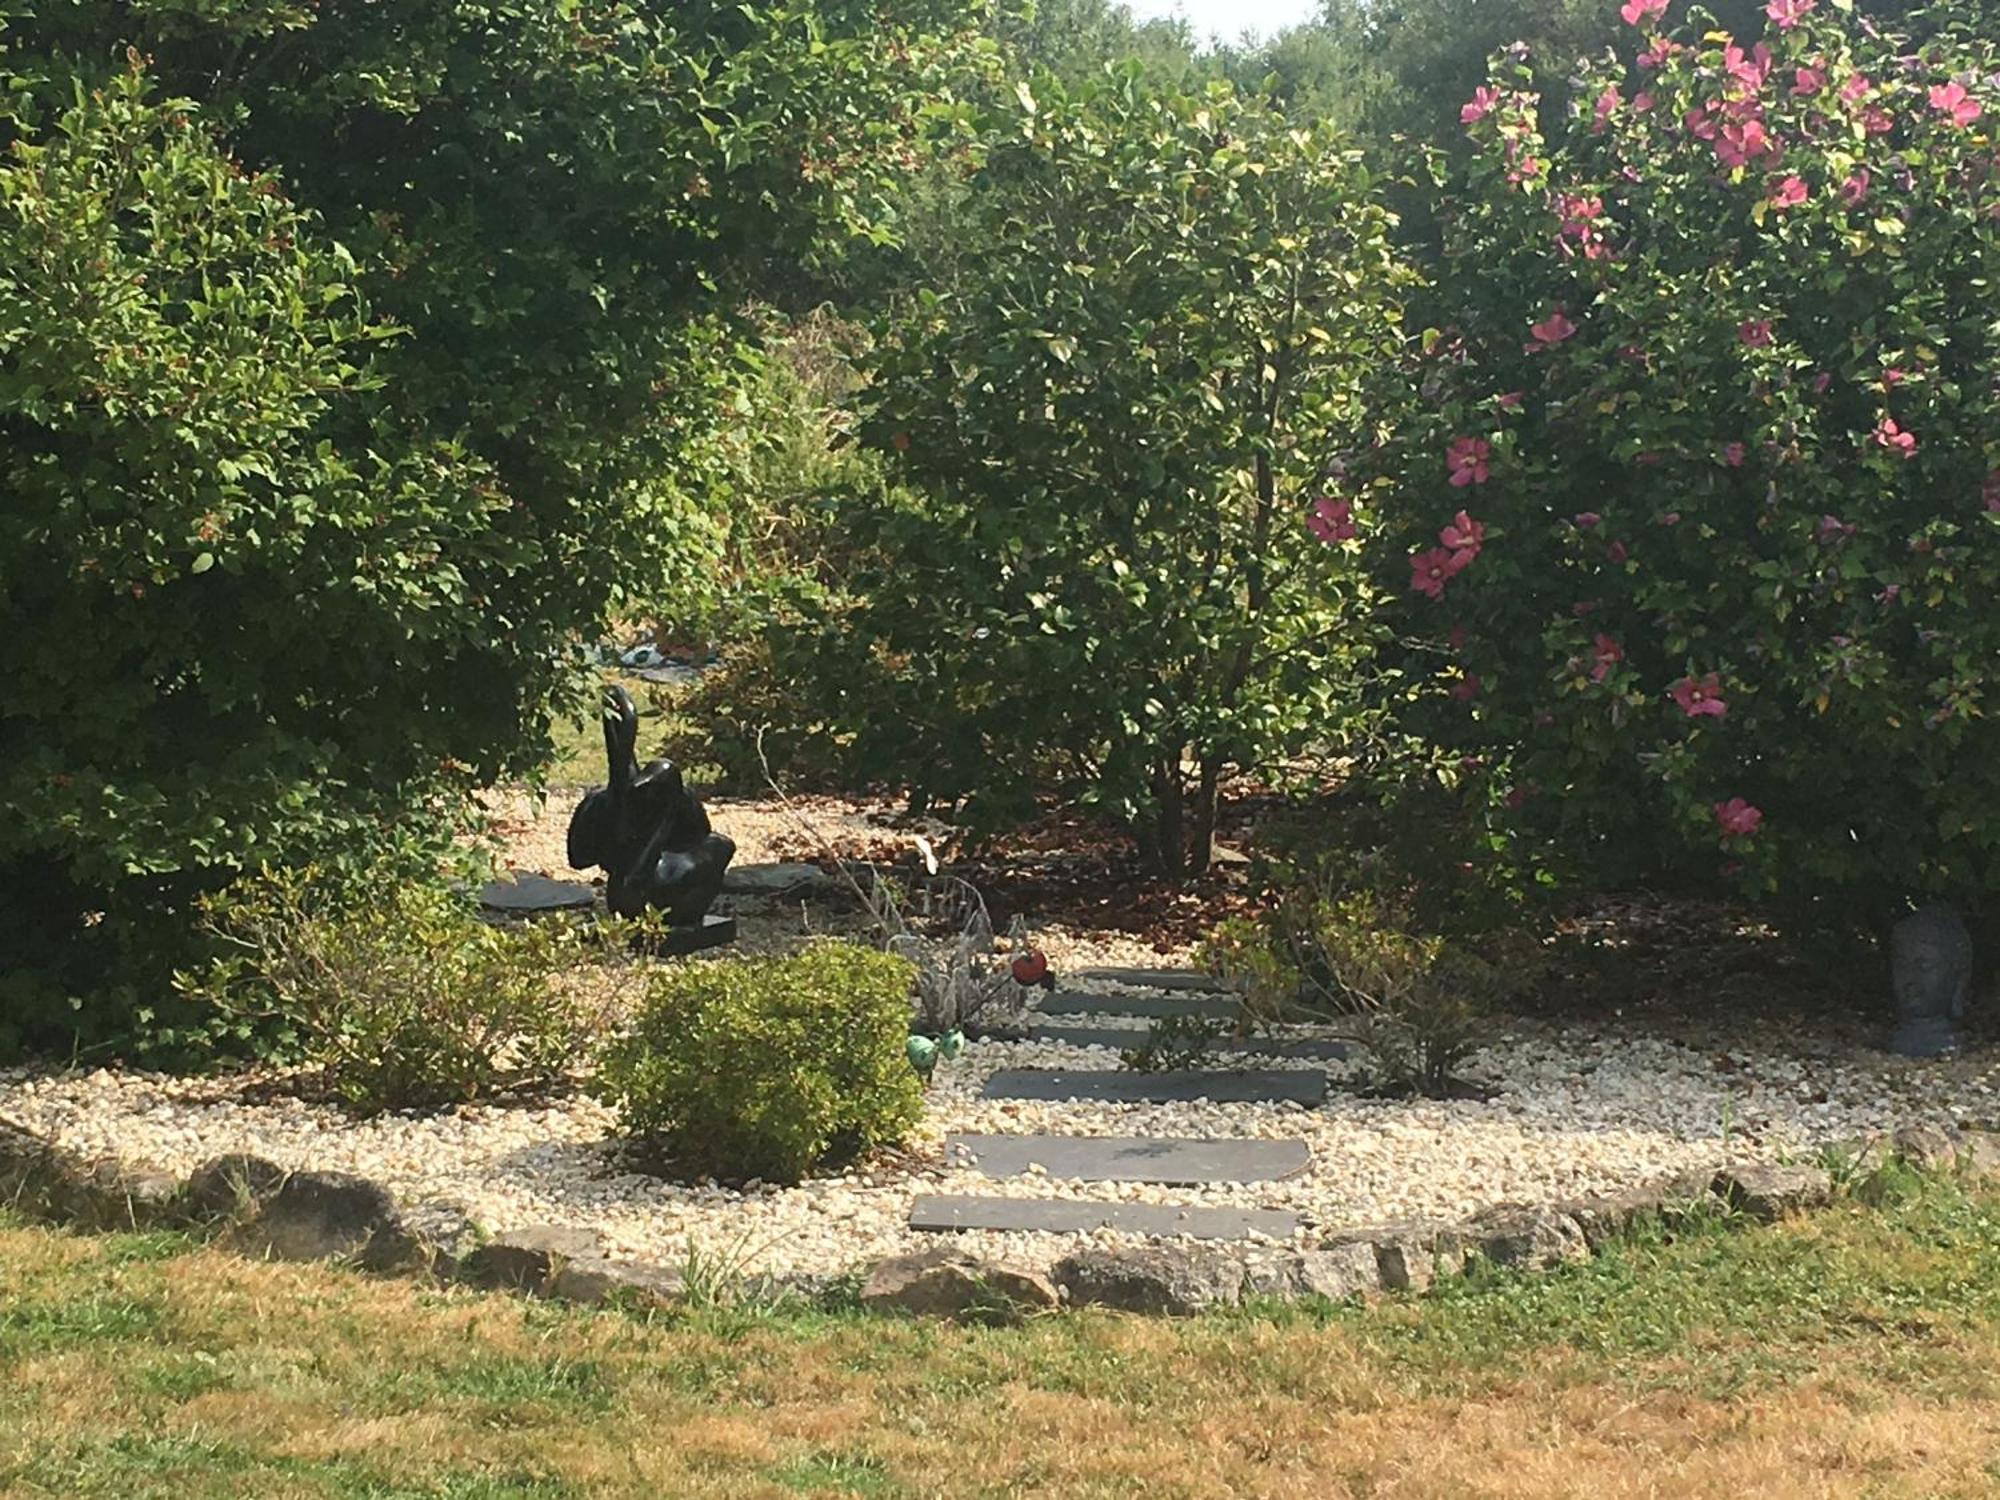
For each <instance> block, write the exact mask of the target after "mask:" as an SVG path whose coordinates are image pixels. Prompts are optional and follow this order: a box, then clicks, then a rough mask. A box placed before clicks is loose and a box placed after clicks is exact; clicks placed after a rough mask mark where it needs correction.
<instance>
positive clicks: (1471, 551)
mask: <svg viewBox="0 0 2000 1500" xmlns="http://www.w3.org/2000/svg"><path fill="white" fill-rule="evenodd" d="M1438 541H1439V542H1440V543H1441V544H1442V545H1444V546H1446V547H1449V548H1451V549H1452V550H1453V551H1454V552H1463V553H1465V554H1466V558H1465V561H1466V562H1471V561H1472V559H1473V558H1475V557H1477V556H1479V549H1480V547H1481V546H1482V545H1484V543H1485V541H1486V527H1485V525H1484V523H1482V522H1479V521H1475V520H1473V519H1472V517H1471V516H1468V515H1467V514H1466V513H1465V512H1464V511H1460V512H1459V513H1458V514H1457V515H1456V516H1453V517H1452V518H1451V520H1449V521H1448V522H1446V523H1445V525H1444V528H1443V529H1442V530H1441V531H1439V532H1438ZM1461 566H1463V565H1462V564H1461Z"/></svg>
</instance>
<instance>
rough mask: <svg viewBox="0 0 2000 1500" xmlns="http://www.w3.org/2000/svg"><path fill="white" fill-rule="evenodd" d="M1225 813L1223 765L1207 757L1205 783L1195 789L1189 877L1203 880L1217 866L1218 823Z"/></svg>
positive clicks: (1198, 784)
mask: <svg viewBox="0 0 2000 1500" xmlns="http://www.w3.org/2000/svg"><path fill="white" fill-rule="evenodd" d="M1221 809H1222V763H1221V762H1220V761H1218V760H1216V759H1214V758H1213V757H1204V758H1203V760H1202V763H1201V780H1200V782H1198V783H1197V784H1196V786H1195V793H1194V828H1193V833H1192V837H1191V838H1190V839H1189V841H1188V843H1189V848H1188V861H1187V867H1188V874H1189V875H1190V876H1201V875H1206V874H1207V873H1208V869H1209V866H1210V865H1212V864H1213V863H1214V862H1215V820H1216V818H1217V816H1218V815H1219V814H1220V812H1221Z"/></svg>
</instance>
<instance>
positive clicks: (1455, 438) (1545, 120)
mask: <svg viewBox="0 0 2000 1500" xmlns="http://www.w3.org/2000/svg"><path fill="white" fill-rule="evenodd" d="M1628 8H1629V9H1631V10H1632V12H1633V14H1634V17H1635V20H1636V25H1635V30H1639V31H1640V32H1641V34H1642V36H1643V41H1642V44H1641V45H1642V50H1643V52H1644V53H1645V56H1644V57H1642V58H1641V59H1640V60H1639V61H1638V63H1637V64H1636V65H1635V66H1634V68H1633V69H1632V70H1631V71H1630V72H1629V73H1628V72H1626V71H1625V70H1623V69H1621V68H1618V67H1616V66H1614V65H1612V64H1610V63H1608V62H1607V63H1606V64H1604V65H1603V66H1601V67H1599V68H1596V69H1594V70H1593V71H1592V72H1590V73H1589V74H1588V75H1586V77H1585V78H1584V80H1583V89H1582V91H1581V93H1582V97H1583V99H1584V100H1585V103H1584V104H1583V105H1582V106H1581V107H1580V108H1578V109H1577V110H1575V111H1574V112H1573V113H1571V114H1570V115H1569V116H1568V117H1567V118H1566V119H1551V118H1549V117H1548V115H1547V114H1546V113H1545V112H1544V110H1543V108H1542V107H1541V105H1540V103H1539V100H1538V89H1537V87H1536V80H1535V78H1534V77H1533V76H1532V74H1530V73H1528V72H1527V71H1525V70H1524V69H1522V68H1520V67H1519V66H1518V65H1516V64H1513V63H1508V64H1505V65H1503V66H1502V67H1501V68H1500V69H1499V71H1498V72H1497V73H1496V75H1495V77H1494V78H1493V79H1492V81H1491V83H1490V84H1487V85H1482V86H1481V88H1480V90H1479V92H1478V93H1477V94H1475V95H1474V96H1472V97H1471V98H1470V99H1469V100H1468V101H1467V102H1466V103H1465V105H1464V106H1463V108H1464V113H1465V117H1466V121H1467V127H1466V128H1467V129H1468V130H1469V132H1470V135H1471V137H1472V144H1473V148H1474V149H1473V153H1472V155H1471V158H1470V160H1469V161H1468V163H1467V165H1466V166H1465V168H1464V170H1463V172H1462V173H1460V174H1458V175H1456V176H1454V177H1453V178H1452V180H1451V181H1450V182H1449V183H1448V185H1447V189H1446V194H1445V199H1444V206H1443V209H1442V218H1443V221H1444V223H1445V226H1446V237H1445V246H1444V256H1445V261H1444V264H1445V270H1444V273H1443V276H1442V278H1441V281H1440V284H1439V286H1438V288H1437V295H1438V297H1439V299H1440V307H1441V311H1442V312H1443V313H1444V314H1447V315H1448V316H1447V317H1446V318H1445V320H1444V321H1442V322H1441V323H1440V325H1439V326H1438V327H1437V328H1436V329H1434V330H1433V331H1431V332H1430V333H1429V334H1427V335H1426V336H1425V338H1424V341H1423V343H1422V346H1421V349H1420V350H1419V351H1418V352H1417V353H1416V354H1415V355H1414V357H1413V359H1412V361H1411V362H1410V363H1409V364H1407V365H1404V366H1403V367H1401V368H1400V369H1398V370H1397V371H1396V372H1395V373H1394V375H1393V376H1391V377H1390V378H1391V379H1392V380H1393V381H1394V382H1396V383H1397V384H1398V385H1399V386H1400V387H1401V388H1402V389H1404V390H1406V391H1412V392H1417V393H1420V398H1419V399H1418V400H1416V401H1415V402H1413V403H1412V405H1411V406H1410V407H1409V409H1408V410H1407V411H1406V412H1405V413H1404V415H1403V416H1402V417H1401V418H1400V419H1399V421H1398V423H1397V429H1396V433H1395V440H1394V441H1392V442H1390V443H1388V444H1385V445H1384V446H1383V447H1382V448H1381V449H1379V450H1376V451H1373V452H1371V453H1370V454H1368V455H1366V456H1365V458H1364V460H1363V461H1362V462H1361V463H1360V465H1359V466H1358V467H1357V470H1356V472H1355V474H1354V475H1353V476H1352V483H1353V488H1352V489H1351V490H1350V491H1349V492H1348V493H1349V494H1350V495H1351V496H1352V497H1353V498H1355V499H1356V500H1357V501H1358V502H1359V505H1358V513H1359V514H1360V515H1361V516H1362V518H1363V520H1362V525H1363V531H1364V547H1365V550H1366V552H1367V555H1368V556H1369V557H1370V558H1371V559H1372V560H1373V562H1374V565H1375V567H1376V576H1377V579H1378V582H1379V583H1380V585H1381V586H1382V587H1383V589H1384V591H1385V597H1393V598H1394V600H1395V604H1394V606H1393V612H1392V620H1393V623H1394V625H1395V626H1396V628H1397V630H1398V632H1399V635H1400V636H1401V637H1402V638H1403V639H1405V640H1409V641H1413V642H1421V643H1422V644H1421V646H1420V647H1419V649H1417V650H1415V651H1413V652H1412V653H1410V654H1409V655H1408V656H1406V657H1405V659H1404V665H1405V668H1406V670H1407V672H1408V674H1409V675H1408V678H1407V679H1406V682H1407V685H1408V686H1409V687H1410V688H1411V689H1413V690H1414V696H1413V697H1411V698H1410V699H1409V701H1408V703H1407V705H1406V707H1405V709H1404V711H1403V712H1402V714H1401V718H1402V721H1403V723H1404V724H1405V726H1406V727H1408V728H1410V729H1411V730H1412V731H1414V732H1416V733H1419V734H1421V735H1423V736H1424V737H1426V738H1428V739H1430V740H1432V741H1434V742H1435V743H1437V744H1439V745H1441V746H1445V747H1449V748H1451V749H1452V750H1454V751H1457V752H1459V753H1461V754H1463V755H1464V756H1466V757H1467V760H1466V761H1465V762H1464V764H1465V765H1466V766H1467V767H1468V768H1469V769H1470V770H1471V771H1472V773H1473V777H1474V781H1475V784H1476V785H1477V787H1478V788H1479V789H1480V790H1481V791H1483V792H1485V793H1487V794H1489V795H1490V796H1491V797H1492V799H1493V814H1494V818H1495V821H1496V824H1497V825H1498V827H1499V828H1500V829H1502V830H1503V831H1505V833H1506V834H1507V835H1508V836H1509V837H1511V838H1513V839H1515V840H1517V841H1518V842H1519V843H1520V844H1521V845H1522V846H1524V847H1526V848H1530V849H1536V850H1541V851H1544V852H1546V854H1547V855H1548V856H1549V857H1550V858H1552V859H1555V860H1558V861H1561V862H1563V863H1566V864H1567V865H1569V866H1570V867H1571V868H1573V869H1577V870H1580V871H1581V872H1583V873H1584V874H1585V875H1587V876H1588V877H1589V878H1594V879H1598V880H1604V879H1612V880H1616V879H1621V878H1632V877H1638V876H1644V877H1649V878H1654V879H1658V878H1662V877H1669V878H1678V879H1682V880H1685V881H1688V882H1690V883H1693V884H1697V885H1707V886H1710V887H1713V888H1720V889H1725V890H1734V891H1736V892H1737V893H1739V894H1745V895H1750V896H1754V897H1756V898H1759V899H1763V900H1767V901H1771V902H1773V903H1780V904H1783V905H1786V906H1789V907H1790V908H1791V909H1792V910H1793V911H1794V912H1796V913H1798V914H1799V916H1800V917H1801V918H1810V919H1812V920H1813V921H1815V922H1817V923H1818V924H1819V925H1821V926H1823V927H1827V928H1831V929H1834V930H1849V931H1851V930H1854V929H1856V928H1857V927H1858V926H1860V925H1862V924H1864V923H1866V922H1867V921H1870V920H1880V919H1883V918H1886V917H1888V916H1890V915H1892V914H1893V913H1894V912H1895V911H1896V910H1898V909H1899V908H1901V907H1902V906H1903V904H1904V903H1906V902H1907V901H1908V900H1910V899H1912V898H1915V897H1921V896H1925V895H1930V896H1939V897H1944V898H1947V899H1956V900H1959V901H1961V902H1965V903H1968V904H1970V903H1974V902H1977V901H1980V900H1982V899H1984V898H1985V897H1986V895H1987V893H1990V892H1991V891H1993V890H1994V889H1995V888H1996V885H2000V816H1996V815H1995V807H1996V805H2000V780H1996V768H2000V736H1996V731H1995V727H1994V726H1995V724H1996V722H2000V721H1996V720H1995V718H1994V717H1993V715H1992V712H1991V699H1992V697H1993V694H1994V691H1995V686H1996V682H1995V670H1996V663H2000V616H1996V614H1995V612H1994V610H1993V607H1992V601H1993V598H1994V596H1995V593H1996V591H2000V415H1996V413H1997V412H2000V409H1997V408H1996V406H1995V403H1994V392H1995V391H1996V390H2000V341H1996V335H1995V324H1994V317H1993V306H1994V304H1993V298H1992V286H1993V281H1994V277H1995V275H1996V273H2000V178H1996V174H1995V170H1994V163H1993V155H1992V144H1991V136H1990V133H1989V132H1990V127H1991V125H1992V124H1993V122H1994V120H1995V117H1996V114H2000V96H1996V95H1995V93H1994V92H1993V88H1992V83H1991V80H1992V77H1993V75H1994V71H1995V55H1994V48H1993V45H1992V43H1991V42H1990V41H1986V40H1977V39H1974V37H1973V34H1972V33H1971V31H1970V28H1967V29H1966V30H1965V31H1963V32H1959V33H1957V35H1956V39H1955V40H1954V39H1952V38H1953V36H1954V31H1953V27H1952V24H1951V17H1950V16H1949V15H1947V14H1945V13H1942V12H1940V13H1934V14H1933V15H1932V16H1931V17H1930V18H1929V20H1928V23H1927V24H1930V25H1933V26H1935V27H1937V28H1938V30H1937V31H1936V33H1935V39H1934V40H1933V41H1932V42H1931V43H1929V44H1927V45H1926V46H1924V47H1923V48H1922V49H1921V50H1918V51H1913V50H1910V49H1909V48H1907V47H1906V45H1905V44H1904V43H1903V42H1902V41H1900V40H1899V39H1898V38H1896V37H1894V36H1888V35H1884V34H1882V33H1880V32H1878V31H1877V30H1876V29H1875V28H1873V27H1871V26H1868V25H1866V24H1864V23H1861V22H1859V21H1857V20H1856V19H1854V18H1853V17H1852V14H1851V12H1844V11H1843V8H1841V7H1837V6H1834V5H1831V4H1826V3H1815V0H1773V3H1772V4H1771V5H1770V6H1769V12H1770V16H1771V24H1770V26H1769V29H1768V31H1767V33H1766V34H1765V35H1764V36H1763V38H1762V39H1761V40H1757V41H1754V42H1753V41H1752V39H1750V38H1745V39H1743V40H1741V41H1738V40H1736V39H1734V38H1731V37H1729V36H1727V35H1726V34H1722V33H1714V32H1710V31H1708V30H1707V28H1706V25H1705V23H1704V22H1703V21H1701V20H1697V21H1696V23H1695V25H1694V26H1693V27H1681V26H1675V25H1673V24H1671V23H1670V21H1669V20H1668V19H1666V18H1665V17H1664V16H1663V12H1664V11H1665V10H1666V9H1667V6H1666V4H1665V0H1649V3H1641V4H1637V5H1633V6H1630V7H1628Z"/></svg>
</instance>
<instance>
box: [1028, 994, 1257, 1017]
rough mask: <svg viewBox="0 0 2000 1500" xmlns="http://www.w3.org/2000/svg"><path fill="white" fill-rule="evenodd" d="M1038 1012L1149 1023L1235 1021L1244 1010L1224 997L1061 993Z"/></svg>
mask: <svg viewBox="0 0 2000 1500" xmlns="http://www.w3.org/2000/svg"><path fill="white" fill-rule="evenodd" d="M1035 1011H1036V1013H1037V1014H1038V1015H1044V1016H1136V1017H1138V1018H1139V1019H1141V1020H1146V1021H1164V1020H1166V1019H1168V1018H1169V1017H1173V1016H1186V1017H1189V1018H1190V1019H1193V1020H1200V1021H1233V1020H1235V1019H1236V1018H1237V1017H1238V1016H1240V1015H1242V1014H1243V1007H1242V1005H1241V1004H1240V1003H1238V1002H1237V1001H1235V1000H1231V999H1227V998H1225V997H1224V996H1221V995H1094V994H1089V993H1086V992H1084V991H1082V990H1057V991H1056V992H1055V993H1054V994H1053V995H1050V996H1049V997H1048V998H1047V999H1046V1000H1044V1001H1042V1002H1041V1004H1039V1005H1037V1006H1036V1007H1035Z"/></svg>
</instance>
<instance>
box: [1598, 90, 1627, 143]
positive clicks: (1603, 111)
mask: <svg viewBox="0 0 2000 1500" xmlns="http://www.w3.org/2000/svg"><path fill="white" fill-rule="evenodd" d="M1624 102H1625V96H1624V95H1623V94H1621V93H1619V92H1618V85H1617V84H1615V83H1614V84H1612V85H1611V87H1610V88H1608V89H1606V90H1605V91H1604V92H1603V93H1601V94H1599V95H1598V96H1597V103H1596V105H1595V106H1594V107H1593V108H1592V110H1591V115H1592V118H1591V122H1590V129H1591V132H1592V133H1593V134H1596V135H1602V134H1603V133H1604V131H1605V127H1606V126H1608V125H1609V124H1610V123H1611V116H1612V114H1613V113H1615V112H1616V110H1617V108H1618V106H1619V105H1621V104H1623V103H1624Z"/></svg>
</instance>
